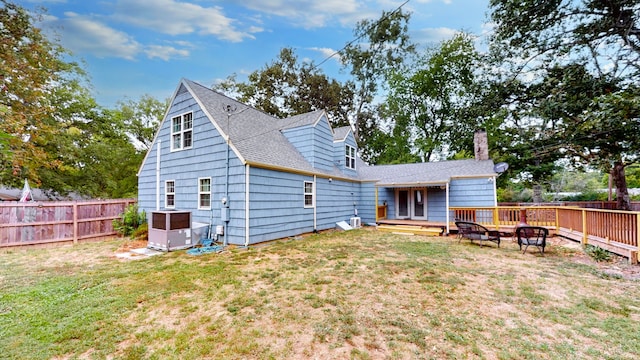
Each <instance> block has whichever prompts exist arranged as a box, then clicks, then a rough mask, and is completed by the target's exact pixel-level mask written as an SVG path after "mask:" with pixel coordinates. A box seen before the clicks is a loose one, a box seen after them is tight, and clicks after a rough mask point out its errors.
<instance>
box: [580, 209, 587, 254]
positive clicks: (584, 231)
mask: <svg viewBox="0 0 640 360" xmlns="http://www.w3.org/2000/svg"><path fill="white" fill-rule="evenodd" d="M581 213H582V246H587V244H588V242H589V236H588V235H587V211H586V210H584V209H583V210H582V211H581Z"/></svg>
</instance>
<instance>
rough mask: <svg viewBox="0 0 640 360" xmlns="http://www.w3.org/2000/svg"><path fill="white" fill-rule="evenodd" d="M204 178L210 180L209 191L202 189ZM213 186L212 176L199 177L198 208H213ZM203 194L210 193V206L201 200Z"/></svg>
mask: <svg viewBox="0 0 640 360" xmlns="http://www.w3.org/2000/svg"><path fill="white" fill-rule="evenodd" d="M202 180H209V191H202V188H201V187H200V185H201V184H202ZM212 187H213V182H212V181H211V178H210V177H201V178H198V210H211V199H212V197H211V188H212ZM202 195H209V206H202V205H201V202H200V197H201V196H202Z"/></svg>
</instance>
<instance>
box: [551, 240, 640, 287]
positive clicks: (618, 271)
mask: <svg viewBox="0 0 640 360" xmlns="http://www.w3.org/2000/svg"><path fill="white" fill-rule="evenodd" d="M550 244H551V246H560V247H562V248H566V249H568V250H569V254H570V259H571V261H573V262H575V263H579V264H584V265H590V266H594V267H596V268H597V269H598V270H599V271H601V272H602V273H603V274H606V275H608V276H612V277H619V278H623V279H627V280H640V265H631V264H629V259H627V258H625V257H623V256H618V255H616V254H611V259H610V260H609V261H595V260H594V259H593V258H592V257H590V256H589V255H588V254H587V253H586V252H585V251H584V250H583V249H582V245H580V243H577V242H575V241H572V240H567V239H565V238H561V237H554V238H551V239H550Z"/></svg>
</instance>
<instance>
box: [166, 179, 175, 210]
mask: <svg viewBox="0 0 640 360" xmlns="http://www.w3.org/2000/svg"><path fill="white" fill-rule="evenodd" d="M169 183H173V192H169V191H168V186H169ZM169 195H173V205H169ZM164 207H165V208H167V209H175V208H176V181H175V180H166V181H165V182H164Z"/></svg>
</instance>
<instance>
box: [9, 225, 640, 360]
mask: <svg viewBox="0 0 640 360" xmlns="http://www.w3.org/2000/svg"><path fill="white" fill-rule="evenodd" d="M122 244H123V240H114V241H109V242H104V243H93V244H82V245H77V246H73V247H72V246H65V247H59V248H48V249H30V250H12V251H9V252H4V253H0V358H2V359H51V358H54V359H75V358H79V359H94V358H95V359H202V358H205V359H206V358H209V359H307V358H319V359H336V358H339V359H465V358H468V359H637V356H638V354H640V296H639V294H640V291H639V285H640V282H639V281H638V280H631V279H625V278H623V277H620V276H611V275H607V274H606V273H604V272H603V271H601V270H599V268H598V267H597V266H594V265H591V264H583V262H577V261H576V258H584V254H583V253H582V252H581V251H580V250H579V249H578V250H571V249H568V248H565V247H562V246H559V245H552V246H551V247H550V248H548V253H547V254H546V255H545V256H544V257H543V256H540V255H539V254H536V253H535V249H533V250H532V249H530V250H529V251H528V252H527V254H524V255H523V254H522V253H520V252H519V251H518V247H517V245H515V244H513V243H512V242H510V241H505V242H504V243H503V245H502V246H501V247H500V248H497V247H495V244H492V245H488V246H483V247H480V246H478V245H476V244H470V243H469V242H468V241H462V242H461V243H458V242H457V241H456V240H455V239H453V238H432V237H419V236H415V237H414V236H402V235H394V234H387V233H380V232H376V231H372V230H369V229H364V230H356V231H349V232H346V233H339V232H329V233H325V234H318V235H312V236H307V237H303V238H302V239H299V240H289V241H279V242H274V243H271V244H269V245H267V246H259V247H255V248H251V249H249V250H241V249H232V250H231V251H227V252H225V253H222V254H206V255H201V256H190V255H187V254H186V253H185V252H184V251H179V252H172V253H168V254H163V255H161V256H155V257H150V258H145V259H142V260H135V261H126V260H120V259H118V258H116V257H115V256H114V254H115V252H116V250H117V249H118V248H119V247H121V246H122Z"/></svg>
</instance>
